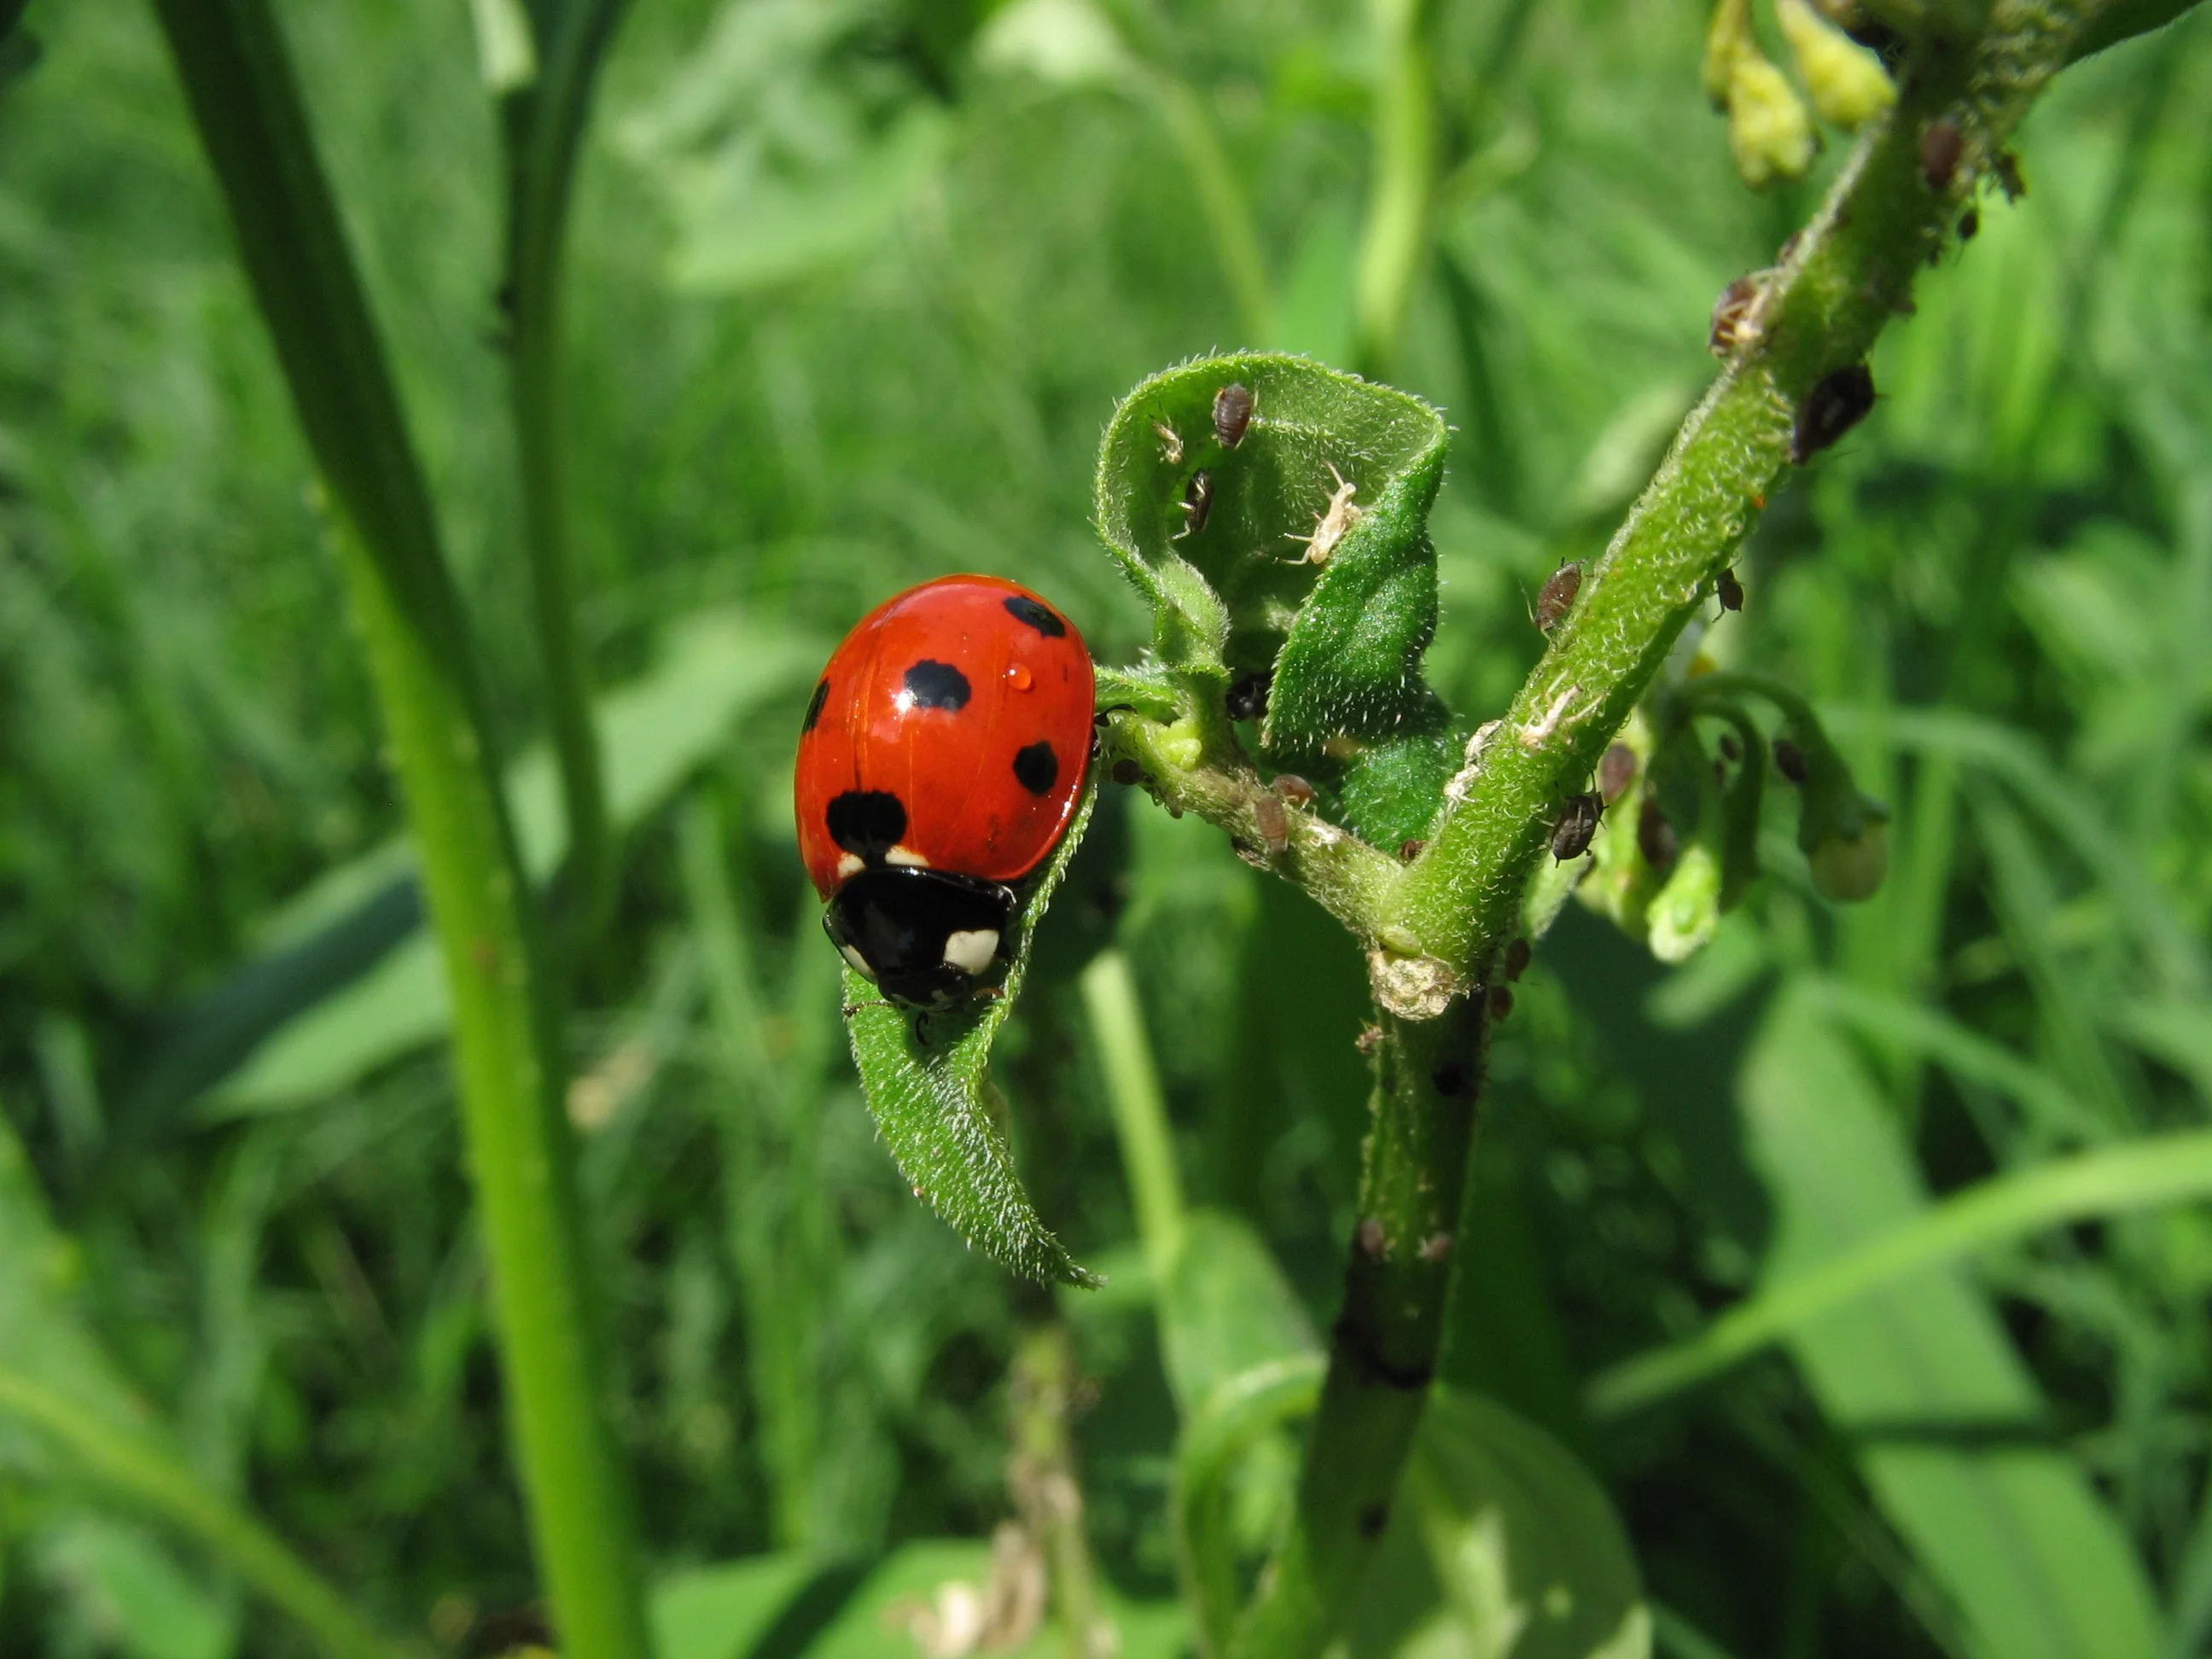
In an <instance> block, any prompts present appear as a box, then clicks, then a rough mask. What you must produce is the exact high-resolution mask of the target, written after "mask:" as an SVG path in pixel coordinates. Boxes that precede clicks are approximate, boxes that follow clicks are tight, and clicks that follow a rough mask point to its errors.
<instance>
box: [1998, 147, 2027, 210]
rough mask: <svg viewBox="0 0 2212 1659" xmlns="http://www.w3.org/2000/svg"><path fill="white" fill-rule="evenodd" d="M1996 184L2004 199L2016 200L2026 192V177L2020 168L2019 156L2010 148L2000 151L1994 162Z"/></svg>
mask: <svg viewBox="0 0 2212 1659" xmlns="http://www.w3.org/2000/svg"><path fill="white" fill-rule="evenodd" d="M1994 165H1995V167H1996V175H1997V184H1998V185H1999V187H2000V188H2002V190H2003V191H2004V193H2005V200H2006V201H2008V202H2017V201H2018V200H2020V198H2021V197H2023V196H2025V195H2027V178H2026V176H2025V175H2023V174H2022V173H2021V170H2020V157H2019V156H2017V155H2014V154H2013V153H2012V152H2011V151H2010V150H2005V151H2003V152H2002V153H2001V154H2000V155H1998V156H1997V159H1996V162H1995V164H1994Z"/></svg>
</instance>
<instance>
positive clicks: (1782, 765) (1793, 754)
mask: <svg viewBox="0 0 2212 1659" xmlns="http://www.w3.org/2000/svg"><path fill="white" fill-rule="evenodd" d="M1774 769H1775V770H1776V771H1778V772H1779V773H1781V774H1782V775H1783V776H1784V777H1785V778H1787V779H1788V780H1789V781H1790V782H1792V783H1802V782H1804V781H1805V775H1806V772H1807V767H1806V765H1805V751H1804V750H1802V749H1800V748H1799V747H1798V746H1797V745H1796V744H1794V743H1792V742H1790V739H1789V738H1775V740H1774Z"/></svg>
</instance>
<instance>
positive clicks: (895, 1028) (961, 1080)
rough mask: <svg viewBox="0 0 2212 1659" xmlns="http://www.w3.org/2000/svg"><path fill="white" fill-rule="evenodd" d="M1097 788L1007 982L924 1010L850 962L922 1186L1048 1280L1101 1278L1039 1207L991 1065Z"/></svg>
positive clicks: (907, 1172) (888, 1130)
mask: <svg viewBox="0 0 2212 1659" xmlns="http://www.w3.org/2000/svg"><path fill="white" fill-rule="evenodd" d="M1095 799H1096V796H1095V793H1086V794H1085V798H1084V801H1083V805H1082V807H1081V808H1080V810H1079V811H1078V813H1077V815H1076V819H1075V823H1073V825H1072V826H1071V827H1070V829H1069V830H1068V833H1067V836H1066V839H1064V840H1063V841H1062V842H1060V847H1059V849H1058V850H1057V851H1056V852H1055V853H1054V854H1053V857H1052V861H1051V862H1050V863H1049V864H1048V865H1047V866H1046V867H1045V872H1044V874H1043V876H1042V878H1039V880H1038V881H1037V883H1036V887H1035V888H1034V890H1031V891H1030V893H1029V894H1028V895H1027V896H1026V897H1025V898H1024V902H1023V903H1022V907H1021V910H1020V914H1019V915H1018V919H1017V920H1016V922H1015V933H1016V936H1015V939H1014V940H1013V942H1012V963H1013V965H1012V967H1011V968H1010V969H1007V972H1006V983H1005V985H1004V987H1002V988H1001V991H1000V994H999V995H997V996H995V997H990V998H987V999H984V1000H980V1001H975V1002H970V1003H969V1004H967V1005H965V1006H960V1007H956V1008H951V1009H945V1010H941V1011H939V1012H932V1013H929V1014H926V1015H924V1014H918V1013H914V1012H908V1010H905V1009H902V1008H901V1007H899V1006H896V1004H893V1003H890V1002H887V1001H885V1000H884V999H883V997H882V995H881V994H880V993H879V992H878V990H877V989H876V987H874V986H873V985H872V984H870V983H869V982H868V981H866V980H865V979H863V978H862V977H861V976H860V975H859V974H857V973H855V972H854V970H853V969H850V968H848V969H846V970H845V1001H846V1005H847V1006H848V1007H849V1008H851V1009H852V1011H853V1012H852V1013H851V1015H850V1016H849V1017H848V1020H847V1030H848V1035H849V1036H850V1037H851V1039H852V1044H853V1061H854V1065H856V1066H859V1067H860V1085H861V1087H862V1089H863V1090H864V1091H865V1092H866V1095H867V1099H868V1110H869V1111H870V1112H871V1113H872V1114H873V1115H874V1116H875V1120H876V1127H877V1128H878V1130H880V1131H881V1132H882V1133H883V1137H884V1143H885V1144H886V1145H887V1146H890V1151H891V1156H892V1157H893V1158H896V1160H897V1162H898V1166H899V1170H900V1171H901V1172H902V1174H903V1175H904V1176H906V1178H907V1180H908V1182H909V1184H911V1185H912V1187H913V1188H914V1192H915V1197H917V1198H919V1199H921V1200H922V1201H923V1202H924V1203H926V1204H927V1205H928V1206H930V1208H932V1209H933V1210H934V1211H936V1212H937V1213H938V1214H939V1215H940V1216H942V1217H943V1218H945V1220H946V1221H948V1222H950V1223H951V1225H952V1226H953V1227H954V1229H955V1230H956V1231H958V1232H959V1234H960V1235H961V1237H963V1238H965V1239H966V1240H967V1241H968V1242H969V1243H970V1244H973V1245H976V1246H979V1247H980V1248H981V1249H982V1251H983V1253H984V1254H985V1255H987V1256H989V1257H990V1258H991V1259H992V1260H993V1261H996V1262H997V1263H999V1265H1000V1266H1001V1267H1006V1268H1007V1269H1008V1270H1010V1271H1011V1272H1013V1273H1020V1274H1022V1275H1023V1276H1024V1277H1025V1278H1029V1279H1036V1280H1038V1281H1039V1282H1041V1283H1043V1284H1053V1283H1066V1284H1071V1285H1095V1284H1097V1282H1098V1279H1097V1275H1096V1274H1094V1273H1089V1272H1087V1271H1085V1269H1084V1268H1082V1267H1078V1266H1077V1265H1076V1263H1075V1262H1074V1261H1073V1259H1072V1258H1070V1256H1069V1255H1068V1254H1067V1252H1066V1249H1063V1248H1062V1247H1061V1245H1060V1241H1059V1240H1058V1239H1057V1238H1055V1237H1053V1235H1052V1234H1051V1233H1050V1232H1048V1231H1046V1228H1045V1225H1044V1223H1043V1222H1042V1221H1041V1220H1040V1219H1038V1217H1037V1213H1036V1206H1035V1205H1033V1204H1032V1203H1030V1198H1029V1194H1028V1193H1026V1192H1025V1191H1024V1190H1023V1188H1022V1181H1021V1176H1020V1175H1019V1174H1018V1172H1017V1171H1016V1170H1015V1168H1014V1160H1013V1153H1012V1149H1011V1148H1010V1147H1009V1146H1007V1144H1006V1130H1005V1127H1004V1125H1003V1124H1002V1122H1001V1121H1000V1119H1001V1116H1002V1110H1003V1103H1002V1102H1000V1100H999V1098H998V1097H997V1095H996V1092H995V1091H993V1090H992V1088H991V1085H990V1080H989V1078H988V1075H987V1072H988V1066H989V1062H990V1054H991V1042H992V1039H993V1038H994V1037H995V1036H997V1035H998V1031H999V1027H1000V1026H1001V1025H1002V1024H1005V1023H1006V1015H1007V1013H1008V1012H1010V1011H1011V1010H1012V1007H1013V1004H1014V999H1015V997H1017V996H1018V995H1019V994H1020V992H1021V987H1022V977H1023V975H1024V972H1025V971H1026V970H1027V969H1028V966H1029V958H1030V948H1031V945H1032V942H1033V940H1034V939H1035V936H1036V925H1037V921H1038V919H1039V918H1040V917H1042V915H1044V910H1045V906H1046V905H1047V904H1048V902H1050V900H1051V898H1052V890H1053V889H1054V887H1056V886H1058V885H1059V884H1060V877H1061V876H1062V875H1063V874H1064V873H1065V872H1066V868H1067V865H1068V861H1069V860H1071V859H1072V858H1073V857H1074V855H1075V849H1076V848H1077V846H1078V845H1079V843H1080V842H1082V839H1083V832H1084V829H1085V827H1086V826H1087V825H1088V824H1089V823H1090V819H1091V806H1092V804H1093V802H1094V800H1095Z"/></svg>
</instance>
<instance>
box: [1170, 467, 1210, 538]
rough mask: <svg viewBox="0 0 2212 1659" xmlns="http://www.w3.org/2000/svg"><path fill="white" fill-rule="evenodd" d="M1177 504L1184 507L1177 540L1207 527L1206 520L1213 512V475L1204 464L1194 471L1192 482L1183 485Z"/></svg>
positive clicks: (1193, 534)
mask: <svg viewBox="0 0 2212 1659" xmlns="http://www.w3.org/2000/svg"><path fill="white" fill-rule="evenodd" d="M1176 505H1177V506H1179V507H1182V516H1183V526H1182V529H1181V530H1178V531H1177V532H1176V536H1175V538H1176V540H1177V541H1181V540H1182V538H1184V537H1185V536H1195V535H1196V534H1198V532H1200V531H1201V530H1203V529H1205V528H1206V520H1207V519H1208V518H1209V517H1211V516H1212V513H1213V475H1212V473H1211V472H1208V471H1206V469H1205V468H1204V467H1202V466H1201V467H1200V468H1199V469H1198V471H1195V472H1194V473H1192V474H1191V475H1190V482H1189V483H1188V484H1186V485H1184V486H1183V492H1182V501H1179V502H1177V503H1176Z"/></svg>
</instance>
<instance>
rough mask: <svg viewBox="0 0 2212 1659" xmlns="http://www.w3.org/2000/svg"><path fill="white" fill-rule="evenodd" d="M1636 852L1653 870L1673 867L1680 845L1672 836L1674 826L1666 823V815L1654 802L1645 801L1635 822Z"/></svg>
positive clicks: (1680, 848)
mask: <svg viewBox="0 0 2212 1659" xmlns="http://www.w3.org/2000/svg"><path fill="white" fill-rule="evenodd" d="M1636 850H1637V851H1638V852H1639V853H1641V854H1644V862H1645V863H1646V864H1648V865H1650V866H1651V867H1652V868H1653V869H1654V870H1658V871H1662V872H1664V871H1668V870H1671V869H1673V868H1674V860H1675V859H1676V858H1677V857H1678V856H1679V855H1680V853H1681V850H1682V844H1681V842H1680V839H1679V838H1678V837H1677V836H1675V834H1674V825H1673V824H1671V823H1668V822H1667V815H1666V813H1664V812H1663V811H1660V809H1659V803H1658V802H1657V801H1656V800H1646V801H1645V802H1644V811H1642V812H1641V813H1640V814H1639V815H1638V817H1637V820H1636Z"/></svg>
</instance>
